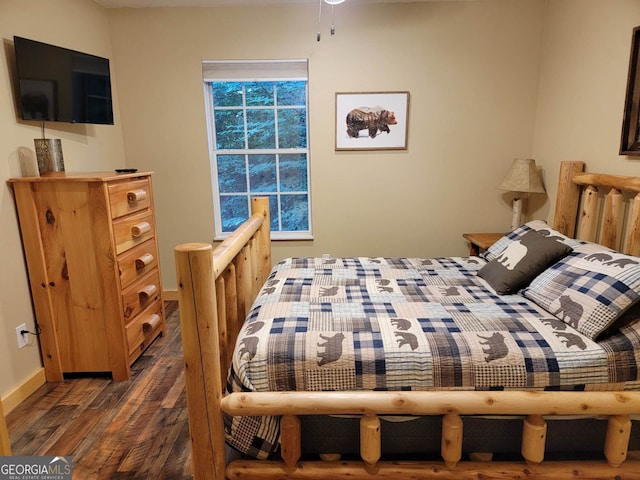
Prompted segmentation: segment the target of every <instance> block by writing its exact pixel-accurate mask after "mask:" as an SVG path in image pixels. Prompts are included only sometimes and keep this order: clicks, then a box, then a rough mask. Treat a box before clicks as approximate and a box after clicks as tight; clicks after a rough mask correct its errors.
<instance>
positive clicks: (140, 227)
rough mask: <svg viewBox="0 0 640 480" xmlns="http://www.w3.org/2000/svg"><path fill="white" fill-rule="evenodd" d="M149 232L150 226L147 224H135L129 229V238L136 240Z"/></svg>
mask: <svg viewBox="0 0 640 480" xmlns="http://www.w3.org/2000/svg"><path fill="white" fill-rule="evenodd" d="M150 231H151V224H150V223H149V222H140V223H136V224H135V225H134V226H133V227H131V236H132V237H134V238H138V237H141V236H142V235H144V234H145V233H148V232H150Z"/></svg>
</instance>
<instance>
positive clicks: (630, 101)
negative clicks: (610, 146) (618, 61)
mask: <svg viewBox="0 0 640 480" xmlns="http://www.w3.org/2000/svg"><path fill="white" fill-rule="evenodd" d="M639 57H640V26H639V27H636V28H634V29H633V35H632V37H631V54H630V58H629V76H628V77H627V92H626V96H625V102H624V115H623V117H622V138H621V140H620V155H640V71H638V63H639Z"/></svg>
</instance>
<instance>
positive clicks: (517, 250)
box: [496, 240, 528, 270]
mask: <svg viewBox="0 0 640 480" xmlns="http://www.w3.org/2000/svg"><path fill="white" fill-rule="evenodd" d="M527 251H528V248H527V247H526V246H525V245H524V244H523V243H522V242H521V241H520V240H517V241H515V242H513V243H511V244H510V245H509V246H508V247H507V248H505V249H504V251H503V252H502V253H501V254H500V255H498V258H496V262H498V263H501V264H502V265H503V266H504V268H506V269H507V270H513V269H514V268H516V266H517V265H518V263H520V260H522V259H523V258H524V257H525V256H526V255H527Z"/></svg>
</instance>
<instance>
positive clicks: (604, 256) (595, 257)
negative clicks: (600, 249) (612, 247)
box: [584, 253, 613, 263]
mask: <svg viewBox="0 0 640 480" xmlns="http://www.w3.org/2000/svg"><path fill="white" fill-rule="evenodd" d="M584 259H585V260H586V261H587V262H596V261H597V262H603V263H604V262H606V261H608V260H611V259H613V257H612V256H611V255H609V254H608V253H592V254H591V255H587V256H586V257H584Z"/></svg>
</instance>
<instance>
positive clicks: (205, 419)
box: [175, 243, 226, 480]
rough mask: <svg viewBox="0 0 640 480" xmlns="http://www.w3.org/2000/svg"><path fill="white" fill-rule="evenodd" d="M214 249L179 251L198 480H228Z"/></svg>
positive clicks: (195, 246)
mask: <svg viewBox="0 0 640 480" xmlns="http://www.w3.org/2000/svg"><path fill="white" fill-rule="evenodd" d="M212 248H213V247H212V246H211V245H210V244H208V243H188V244H183V245H178V246H177V247H176V249H175V258H176V272H177V281H178V300H179V304H180V329H181V331H182V350H183V353H184V363H185V376H186V389H187V407H188V409H189V432H190V434H191V450H192V451H191V455H192V463H193V476H194V478H195V479H207V480H208V479H211V480H224V478H225V467H226V458H225V444H224V425H223V423H222V415H221V413H220V401H221V399H222V385H221V383H220V378H221V371H220V364H219V362H218V361H216V360H217V359H218V358H220V357H219V355H220V352H219V345H218V322H217V305H216V294H215V273H214V271H213V262H212V256H211V255H212Z"/></svg>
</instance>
